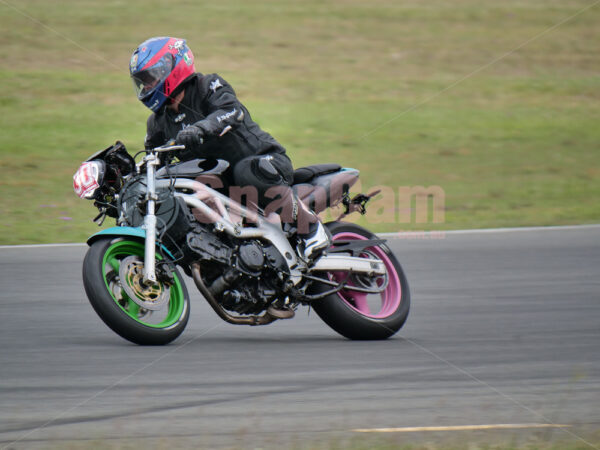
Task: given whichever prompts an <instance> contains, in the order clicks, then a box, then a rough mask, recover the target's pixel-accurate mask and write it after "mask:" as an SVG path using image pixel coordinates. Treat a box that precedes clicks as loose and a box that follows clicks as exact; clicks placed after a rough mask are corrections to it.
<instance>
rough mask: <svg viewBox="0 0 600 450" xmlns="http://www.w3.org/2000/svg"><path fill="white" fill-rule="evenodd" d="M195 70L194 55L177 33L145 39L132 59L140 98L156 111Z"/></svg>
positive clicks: (130, 63)
mask: <svg viewBox="0 0 600 450" xmlns="http://www.w3.org/2000/svg"><path fill="white" fill-rule="evenodd" d="M195 71H196V69H195V68H194V55H193V54H192V51H191V50H190V49H189V48H188V46H187V45H186V42H185V39H178V38H173V37H155V38H151V39H148V40H147V41H145V42H142V43H141V44H140V46H139V47H138V48H136V49H135V51H134V52H133V55H131V61H130V62H129V73H130V75H131V78H132V80H133V86H134V88H135V93H136V95H137V98H138V100H140V101H141V102H142V103H144V105H146V106H147V107H148V108H150V109H151V110H152V111H158V110H159V109H160V108H161V107H162V106H163V105H164V103H165V102H166V100H167V98H169V97H170V96H171V95H172V94H173V91H175V89H176V88H177V87H178V86H180V85H181V84H182V83H183V81H184V80H185V79H186V78H187V77H189V76H190V75H192V74H193V73H194V72H195Z"/></svg>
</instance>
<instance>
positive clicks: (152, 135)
mask: <svg viewBox="0 0 600 450" xmlns="http://www.w3.org/2000/svg"><path fill="white" fill-rule="evenodd" d="M166 140H167V138H166V136H165V132H164V130H161V129H159V128H158V127H157V126H156V123H155V120H154V114H152V115H151V116H150V117H148V121H147V122H146V138H145V139H144V147H145V148H146V149H149V148H155V147H159V146H161V145H163V144H164V143H165V141H166Z"/></svg>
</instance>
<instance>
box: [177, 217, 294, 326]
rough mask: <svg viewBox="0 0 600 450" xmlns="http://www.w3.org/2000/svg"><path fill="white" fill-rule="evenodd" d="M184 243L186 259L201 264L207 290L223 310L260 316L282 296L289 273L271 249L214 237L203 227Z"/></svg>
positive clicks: (248, 242) (226, 237)
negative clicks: (185, 244) (186, 253)
mask: <svg viewBox="0 0 600 450" xmlns="http://www.w3.org/2000/svg"><path fill="white" fill-rule="evenodd" d="M186 241H187V248H188V249H189V251H188V258H189V259H194V260H195V261H198V260H199V261H200V264H201V267H202V277H203V279H204V281H205V284H206V286H207V287H208V290H209V291H210V292H211V294H212V295H213V296H214V297H215V298H216V299H217V300H218V301H219V303H220V304H221V306H222V307H223V308H225V309H226V310H229V311H233V312H236V313H238V314H259V313H261V312H262V311H264V310H265V309H267V307H268V306H269V305H270V304H271V303H272V302H273V301H275V300H276V299H277V298H278V297H279V293H281V292H282V290H283V286H284V282H285V281H286V280H287V278H288V269H287V265H286V263H285V260H284V258H283V256H281V254H280V253H279V251H278V250H277V249H276V248H275V247H274V246H273V245H271V244H269V243H263V242H261V241H258V240H254V239H253V240H235V239H231V238H229V236H227V235H223V234H219V235H216V234H214V233H213V232H212V231H211V230H210V229H209V227H208V226H202V225H197V226H196V228H195V229H194V230H193V231H191V232H189V233H188V235H187V240H186ZM190 252H191V253H192V254H190Z"/></svg>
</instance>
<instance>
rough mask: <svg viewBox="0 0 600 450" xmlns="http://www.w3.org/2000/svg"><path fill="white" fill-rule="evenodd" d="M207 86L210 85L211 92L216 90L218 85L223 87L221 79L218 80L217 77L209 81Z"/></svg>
mask: <svg viewBox="0 0 600 450" xmlns="http://www.w3.org/2000/svg"><path fill="white" fill-rule="evenodd" d="M209 87H210V89H211V90H212V91H213V92H217V89H219V88H220V87H223V85H222V84H221V80H219V79H218V78H217V79H216V80H215V81H213V82H212V83H210V86H209Z"/></svg>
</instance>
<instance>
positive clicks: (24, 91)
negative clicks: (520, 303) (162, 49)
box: [0, 0, 600, 244]
mask: <svg viewBox="0 0 600 450" xmlns="http://www.w3.org/2000/svg"><path fill="white" fill-rule="evenodd" d="M9 3H11V4H14V5H15V7H16V8H18V9H19V10H20V12H19V11H16V10H15V9H14V8H12V7H10V6H7V5H6V4H4V3H0V61H2V63H0V82H1V85H2V93H1V94H0V130H1V131H2V141H1V143H0V190H1V194H2V196H1V197H0V198H1V200H0V230H1V231H2V235H1V237H0V243H1V244H21V243H38V242H77V241H82V240H84V239H85V238H86V236H87V235H89V234H90V233H92V232H94V231H95V230H96V229H97V227H96V226H95V225H94V224H92V223H91V221H90V218H91V217H93V216H94V215H95V209H94V208H93V207H92V206H91V203H90V202H87V201H82V200H79V199H78V198H77V197H76V196H75V195H74V193H73V192H72V188H71V176H72V174H73V173H74V171H75V170H76V169H77V167H78V165H79V163H80V161H81V160H83V159H85V158H86V157H87V156H88V155H89V154H91V153H93V152H95V151H97V150H99V149H101V148H105V147H107V146H108V145H110V144H112V143H113V142H114V141H115V140H117V139H119V140H122V141H123V142H125V144H126V145H127V146H128V148H129V149H130V150H138V149H139V148H140V147H141V144H142V141H143V137H144V134H145V120H146V117H147V115H148V113H149V111H148V110H147V109H146V108H145V107H144V106H143V105H142V104H141V103H139V102H138V101H137V100H136V99H135V96H134V95H133V89H132V86H131V83H130V81H129V79H128V73H127V70H128V62H129V57H130V55H131V51H132V50H133V49H134V48H135V47H136V46H137V45H138V44H139V43H140V42H141V41H143V40H144V39H146V38H148V37H150V36H155V35H175V36H180V37H185V38H186V39H187V40H188V43H189V45H190V46H191V48H192V49H193V51H194V53H195V55H196V61H197V64H196V67H197V69H198V70H200V71H202V72H205V73H210V72H218V73H220V74H221V75H222V76H223V77H224V78H226V79H227V80H228V81H230V82H231V83H232V84H233V86H234V87H235V88H236V90H237V92H238V96H239V97H240V99H241V100H242V101H243V102H244V103H245V104H246V106H248V108H249V109H250V111H251V113H252V115H253V117H254V118H255V119H256V120H257V121H258V122H259V123H260V124H261V126H263V128H265V129H266V130H268V131H269V132H271V133H272V134H273V135H274V136H275V137H276V138H277V139H278V140H279V141H280V142H281V143H282V144H284V145H285V146H286V147H287V149H288V152H289V154H290V156H291V157H292V160H293V161H294V164H295V165H296V166H300V165H304V164H312V163H318V162H334V161H335V162H339V163H342V164H343V165H346V166H351V167H356V168H359V169H361V177H362V187H363V188H364V189H365V190H367V189H368V188H369V187H372V186H376V185H384V186H387V187H388V188H389V189H391V192H393V193H395V194H394V199H392V200H396V202H395V204H394V208H395V209H394V211H393V212H392V216H395V217H391V218H388V219H386V223H377V224H373V223H372V222H373V220H376V219H377V215H378V211H377V209H376V208H375V209H373V210H372V211H371V215H370V216H369V215H368V216H367V218H366V220H365V219H363V220H362V221H363V222H364V223H366V224H367V225H368V226H370V227H371V228H373V229H374V230H377V231H396V230H399V229H403V230H422V229H458V228H476V227H498V226H527V225H560V224H578V223H597V222H600V206H599V205H600V203H599V202H598V201H597V198H598V196H599V194H600V127H599V126H598V123H600V77H599V76H598V74H599V73H600V59H599V58H598V54H599V51H600V44H599V43H600V27H598V26H597V24H598V23H599V21H600V6H595V7H593V8H591V9H588V10H586V11H585V12H583V13H582V14H579V15H577V16H576V17H574V18H573V19H572V20H569V21H567V22H565V23H564V24H562V25H561V26H558V27H556V28H555V29H553V30H551V31H549V32H546V33H545V31H546V30H548V29H549V28H550V27H552V26H554V25H555V24H557V23H559V22H561V21H563V20H564V19H566V18H568V17H571V16H573V15H575V14H577V12H578V11H580V10H582V9H583V8H585V7H586V6H588V5H590V4H591V3H590V2H589V1H583V0H575V1H572V2H562V1H558V0H556V1H554V0H553V1H547V0H507V1H505V2H495V1H491V0H488V1H477V0H458V1H454V2H445V1H441V0H435V1H429V2H415V1H391V0H389V1H381V0H378V1H370V2H364V1H358V0H343V1H342V0H339V1H318V0H307V1H302V2H293V3H292V2H280V1H275V0H271V1H269V0H260V1H251V2H249V1H241V0H239V1H234V0H223V1H219V2H208V1H194V2H190V1H183V0H179V1H173V2H158V1H145V2H141V1H138V0H133V1H129V2H125V1H121V0H109V1H103V0H87V1H85V2H81V1H75V0H68V1H61V2H47V1H44V0H23V1H20V2H15V1H13V2H9ZM26 15H27V16H30V17H27V16H26ZM32 18H33V19H32ZM541 33H544V34H541ZM540 34H541V35H540ZM536 36H539V38H537V39H534V40H531V39H532V38H534V37H536ZM530 40H531V41H530ZM529 41H530V42H529ZM525 42H528V43H527V44H526V45H522V44H524V43H525ZM517 47H520V48H519V49H518V50H517V51H515V52H513V53H511V54H509V55H507V56H506V57H504V58H502V59H500V60H498V61H497V62H495V63H494V64H492V65H489V66H488V64H489V63H490V62H492V61H494V60H496V59H497V58H499V57H500V56H502V55H504V54H506V53H507V52H509V51H510V50H512V49H515V48H517ZM483 67H485V68H483ZM482 68H483V69H482ZM474 72H475V73H474ZM472 73H474V74H473V75H472V76H469V77H468V75H469V74H472ZM458 80H462V81H460V82H459V83H456V82H457V81H458ZM450 86H451V87H450ZM449 87H450V88H449ZM386 122H389V123H387V125H385V126H382V124H384V123H386ZM415 185H424V186H430V185H437V186H440V187H441V188H442V189H443V190H444V192H445V208H446V214H445V221H444V223H435V224H430V223H428V224H422V223H415V220H412V221H411V222H410V223H400V222H399V219H400V216H399V215H398V214H399V213H400V212H401V206H400V205H399V204H398V198H397V197H398V195H397V194H396V193H397V192H398V188H399V187H401V186H415ZM388 198H389V196H388ZM386 200H387V199H386Z"/></svg>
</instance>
